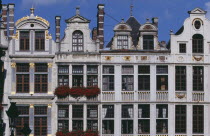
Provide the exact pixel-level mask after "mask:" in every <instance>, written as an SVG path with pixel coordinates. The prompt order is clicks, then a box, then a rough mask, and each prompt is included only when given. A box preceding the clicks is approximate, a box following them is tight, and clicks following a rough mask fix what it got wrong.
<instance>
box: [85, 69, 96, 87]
mask: <svg viewBox="0 0 210 136" xmlns="http://www.w3.org/2000/svg"><path fill="white" fill-rule="evenodd" d="M87 86H89V87H91V86H98V66H91V65H89V66H87Z"/></svg>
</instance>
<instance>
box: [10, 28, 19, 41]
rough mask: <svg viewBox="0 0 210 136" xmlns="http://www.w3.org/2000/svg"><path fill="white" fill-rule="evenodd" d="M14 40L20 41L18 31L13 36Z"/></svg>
mask: <svg viewBox="0 0 210 136" xmlns="http://www.w3.org/2000/svg"><path fill="white" fill-rule="evenodd" d="M12 38H13V39H19V31H18V30H17V31H16V34H14V35H13V36H12Z"/></svg>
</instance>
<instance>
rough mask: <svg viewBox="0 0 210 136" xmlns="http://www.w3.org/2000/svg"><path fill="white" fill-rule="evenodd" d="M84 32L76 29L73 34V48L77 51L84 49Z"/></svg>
mask: <svg viewBox="0 0 210 136" xmlns="http://www.w3.org/2000/svg"><path fill="white" fill-rule="evenodd" d="M83 44H84V39H83V33H82V32H81V31H75V32H74V33H73V35H72V50H73V51H75V52H79V51H83V50H84V49H83Z"/></svg>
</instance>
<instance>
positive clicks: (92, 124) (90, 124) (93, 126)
mask: <svg viewBox="0 0 210 136" xmlns="http://www.w3.org/2000/svg"><path fill="white" fill-rule="evenodd" d="M87 129H88V130H91V131H97V130H98V120H87Z"/></svg>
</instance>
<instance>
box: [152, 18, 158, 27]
mask: <svg viewBox="0 0 210 136" xmlns="http://www.w3.org/2000/svg"><path fill="white" fill-rule="evenodd" d="M152 23H153V24H154V25H155V26H156V27H157V28H158V18H157V17H154V18H152Z"/></svg>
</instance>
